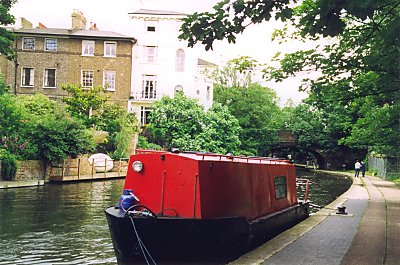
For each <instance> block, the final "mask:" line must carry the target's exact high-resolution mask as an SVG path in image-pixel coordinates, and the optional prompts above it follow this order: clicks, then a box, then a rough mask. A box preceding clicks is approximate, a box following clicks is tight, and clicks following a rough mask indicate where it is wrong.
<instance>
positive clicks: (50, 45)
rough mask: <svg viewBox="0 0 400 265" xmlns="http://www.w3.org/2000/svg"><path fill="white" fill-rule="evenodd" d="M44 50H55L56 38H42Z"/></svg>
mask: <svg viewBox="0 0 400 265" xmlns="http://www.w3.org/2000/svg"><path fill="white" fill-rule="evenodd" d="M44 50H45V51H57V39H45V40H44Z"/></svg>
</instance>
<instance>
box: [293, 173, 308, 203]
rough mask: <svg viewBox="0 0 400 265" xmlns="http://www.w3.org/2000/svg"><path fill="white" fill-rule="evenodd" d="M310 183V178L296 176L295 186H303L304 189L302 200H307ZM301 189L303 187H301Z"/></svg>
mask: <svg viewBox="0 0 400 265" xmlns="http://www.w3.org/2000/svg"><path fill="white" fill-rule="evenodd" d="M309 185H310V180H309V179H303V178H296V187H303V186H304V187H305V190H304V198H303V201H304V202H307V200H308V188H309ZM301 191H303V189H301Z"/></svg>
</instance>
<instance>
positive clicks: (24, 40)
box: [0, 10, 136, 108]
mask: <svg viewBox="0 0 400 265" xmlns="http://www.w3.org/2000/svg"><path fill="white" fill-rule="evenodd" d="M86 27H87V26H86V19H85V17H84V15H83V14H82V13H81V12H79V11H77V10H75V11H74V12H73V13H72V27H71V29H55V28H46V27H45V26H43V25H42V24H39V26H38V27H37V28H33V27H32V24H31V23H30V22H29V21H27V20H25V19H21V27H19V28H14V29H12V30H13V31H14V33H15V34H16V37H17V39H16V42H15V45H16V47H15V48H16V51H17V58H16V61H15V62H11V61H7V60H6V59H5V58H3V57H2V58H1V59H0V70H1V73H2V75H3V77H4V79H5V81H6V83H7V84H9V85H11V88H12V92H13V93H14V94H16V95H29V94H36V93H42V94H44V95H47V96H48V97H50V98H52V99H58V100H59V99H61V98H62V97H63V96H66V95H67V93H66V92H65V91H64V90H62V89H61V86H62V85H64V84H81V85H82V87H84V88H85V87H86V88H91V87H93V86H95V87H96V86H104V87H106V90H107V91H108V93H110V94H111V95H112V96H111V100H112V101H114V102H116V103H118V104H119V105H121V106H123V107H125V108H127V107H128V100H129V96H130V90H131V69H132V48H133V46H134V44H135V43H136V39H135V38H133V37H128V36H125V35H121V34H118V33H115V32H109V31H101V30H99V29H98V28H97V27H96V24H92V23H91V24H90V27H89V29H86Z"/></svg>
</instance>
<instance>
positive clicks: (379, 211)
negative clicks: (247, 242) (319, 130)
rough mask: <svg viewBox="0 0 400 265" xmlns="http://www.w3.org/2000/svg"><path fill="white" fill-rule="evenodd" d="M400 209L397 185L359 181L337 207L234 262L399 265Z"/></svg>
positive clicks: (317, 215)
mask: <svg viewBox="0 0 400 265" xmlns="http://www.w3.org/2000/svg"><path fill="white" fill-rule="evenodd" d="M343 174H346V173H343ZM346 175H347V176H351V174H346ZM339 206H345V207H346V213H347V214H345V215H343V214H337V212H338V210H337V207H339ZM399 210H400V189H399V188H397V187H396V186H395V184H394V183H392V182H389V181H384V180H381V179H379V178H376V177H372V176H367V177H366V178H354V180H353V184H352V186H351V187H350V189H349V190H348V191H347V192H345V193H344V194H343V195H341V196H340V197H338V198H337V199H336V200H335V201H333V202H332V203H331V204H329V205H327V206H326V207H325V208H323V209H322V210H320V211H318V212H317V213H316V214H314V215H312V216H310V217H309V218H308V219H307V220H305V221H303V222H301V223H300V224H298V225H296V226H295V227H293V228H291V229H289V230H287V231H285V232H283V233H281V234H280V235H278V236H277V237H275V238H273V239H272V240H270V241H268V242H267V243H265V244H264V245H262V246H260V247H258V248H257V249H255V250H253V251H251V252H249V253H246V254H245V255H243V256H242V257H240V258H239V259H237V260H235V261H233V262H231V263H230V264H235V265H236V264H241V265H243V264H263V265H270V264H285V265H291V264H293V265H297V264H323V265H326V264H346V265H347V264H399V261H400V251H399V249H400V218H399V217H400V211H399Z"/></svg>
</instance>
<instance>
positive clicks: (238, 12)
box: [179, 0, 400, 50]
mask: <svg viewBox="0 0 400 265" xmlns="http://www.w3.org/2000/svg"><path fill="white" fill-rule="evenodd" d="M398 6H399V0H382V1H373V0H365V1H337V0H303V1H298V0H292V1H289V0H280V1H271V0H248V1H244V0H235V1H230V0H223V1H221V2H219V3H218V4H216V5H215V6H214V7H213V9H214V10H213V12H203V13H197V12H196V13H194V14H192V15H189V16H188V17H187V18H185V19H183V21H184V23H183V24H182V27H181V35H180V36H179V38H181V39H184V40H187V41H188V46H190V47H193V46H194V45H195V44H196V43H197V42H200V43H202V44H204V45H205V49H206V50H209V49H212V45H213V42H214V41H215V40H223V39H226V40H228V42H229V43H235V41H236V35H238V34H241V33H242V32H243V31H244V30H245V29H246V28H247V27H248V26H249V25H250V24H257V23H262V22H264V21H269V20H270V19H271V18H274V19H275V20H281V21H284V22H285V21H293V22H297V21H298V26H299V29H300V30H301V35H302V36H306V35H309V36H316V35H318V34H322V35H324V36H337V35H339V34H341V33H342V32H343V31H344V29H345V28H346V26H347V24H348V18H349V17H353V18H355V19H357V20H358V21H360V22H365V21H368V20H373V19H374V16H375V12H376V11H380V10H382V9H386V10H387V11H390V12H392V11H394V9H395V8H397V7H398ZM393 14H395V12H393ZM399 23H400V21H397V22H395V23H394V24H393V28H392V30H393V32H395V31H396V30H398V26H399Z"/></svg>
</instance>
